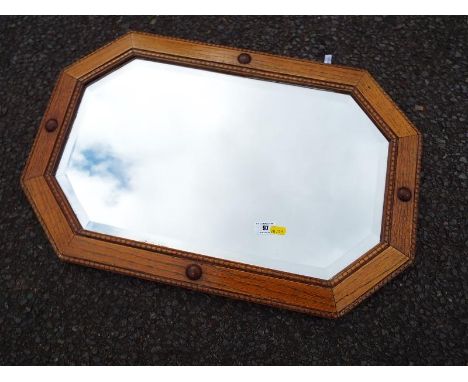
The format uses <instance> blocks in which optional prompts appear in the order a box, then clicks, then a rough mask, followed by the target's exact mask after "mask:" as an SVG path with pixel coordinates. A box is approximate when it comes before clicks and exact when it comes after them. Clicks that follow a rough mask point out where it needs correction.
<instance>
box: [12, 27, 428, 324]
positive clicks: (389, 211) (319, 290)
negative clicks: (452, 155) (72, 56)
mask: <svg viewBox="0 0 468 382" xmlns="http://www.w3.org/2000/svg"><path fill="white" fill-rule="evenodd" d="M241 54H244V55H243V56H242V57H239V55H241ZM134 57H143V58H147V59H151V60H157V61H160V62H168V63H173V64H178V65H185V66H191V67H196V68H203V69H207V70H214V71H218V72H224V73H230V74H236V75H240V76H247V77H253V78H261V79H267V80H273V81H280V82H284V83H290V84H299V85H302V86H309V87H314V88H321V89H329V90H333V91H337V92H342V93H347V94H350V95H352V97H353V98H354V99H355V101H356V102H357V103H358V104H359V105H360V106H361V107H362V109H363V110H364V111H365V112H366V113H367V114H368V116H369V117H370V118H371V119H372V120H373V122H374V123H375V124H376V126H378V128H379V129H380V130H381V132H382V133H383V134H384V135H385V137H386V138H387V139H388V140H389V142H390V145H389V147H390V149H389V159H388V169H387V181H386V196H385V207H384V218H383V222H382V227H383V229H382V235H381V243H380V244H378V245H377V246H376V247H374V248H373V249H372V250H370V251H369V252H368V253H366V254H363V256H361V257H360V258H359V259H358V260H357V261H355V262H354V263H352V264H351V265H350V266H348V267H347V268H346V269H344V270H343V271H341V272H340V273H339V274H338V275H336V276H335V277H334V278H333V279H331V280H326V281H325V280H319V279H314V278H311V277H306V276H300V275H295V274H290V273H286V272H281V271H275V270H270V269H265V268H261V267H256V266H250V265H246V264H240V263H236V262H232V261H225V260H220V259H215V258H211V257H206V256H200V255H196V254H192V253H188V252H183V251H177V250H172V249H169V248H164V247H158V246H155V245H149V244H145V243H140V242H135V241H131V240H126V239H122V238H117V237H112V236H107V235H103V234H98V233H95V232H90V231H86V230H84V229H83V228H82V227H81V226H80V224H79V223H78V220H77V218H76V216H75V215H74V213H73V211H72V209H71V207H70V205H69V203H68V201H67V200H66V198H65V196H64V194H63V192H62V191H61V189H60V187H59V185H58V183H57V180H56V179H55V171H56V168H57V165H58V160H59V157H60V154H61V152H62V149H63V147H64V145H65V142H66V138H67V136H68V132H69V130H70V128H71V125H72V122H73V119H74V116H75V112H76V109H77V106H78V104H79V100H80V97H81V95H82V92H83V89H84V88H85V86H86V85H87V84H88V83H90V82H91V81H94V80H95V79H96V78H99V77H100V76H102V75H103V74H105V73H107V72H108V71H110V70H113V69H115V68H117V67H119V66H120V65H122V64H123V63H125V62H127V61H128V60H131V59H132V58H134ZM245 57H247V59H246V60H244V59H243V58H245ZM247 61H248V62H247ZM421 144H422V143H421V135H420V133H419V132H418V130H417V129H416V128H415V127H414V126H413V125H412V124H411V122H410V121H409V120H408V119H407V118H406V117H405V115H404V114H403V113H402V112H401V111H400V110H399V109H398V107H397V106H396V105H395V104H394V103H393V102H392V100H391V99H390V98H389V96H388V95H387V94H386V93H385V92H384V91H383V90H382V89H381V88H380V86H379V85H378V84H377V82H376V81H375V80H374V79H373V78H372V77H371V76H370V74H369V73H368V72H366V71H365V70H360V69H355V68H348V67H342V66H337V65H324V64H320V63H315V62H310V61H306V60H299V59H292V58H285V57H279V56H273V55H269V54H265V53H258V52H251V51H246V50H240V49H234V48H228V47H221V46H216V45H209V44H201V43H195V42H191V41H184V40H180V39H175V38H168V37H162V36H154V35H149V34H144V33H136V32H131V33H128V34H126V35H124V36H123V37H121V38H119V39H117V40H115V41H113V42H111V43H110V44H108V45H106V46H104V47H102V48H101V49H99V50H97V51H95V52H93V53H91V54H90V55H88V56H86V57H84V58H82V59H81V60H79V61H77V62H76V63H74V64H73V65H71V66H69V67H68V68H66V69H64V70H63V71H62V72H61V74H60V77H59V79H58V82H57V84H56V86H55V89H54V92H53V94H52V96H51V99H50V102H49V105H48V107H47V110H46V112H45V115H44V118H43V120H42V122H41V125H40V128H39V132H38V134H37V137H36V139H35V142H34V145H33V148H32V151H31V154H30V156H29V159H28V162H27V164H26V167H25V169H24V172H23V176H22V179H21V184H22V186H23V189H24V191H25V193H26V195H27V197H28V199H29V201H30V202H31V205H32V206H33V208H34V211H35V212H36V214H37V216H38V218H39V220H40V222H41V224H42V226H43V227H44V230H45V232H46V234H47V236H48V238H49V240H50V242H51V243H52V245H53V247H54V249H55V251H56V253H57V254H58V256H59V258H60V259H62V260H65V261H68V262H72V263H76V264H82V265H87V266H92V267H95V268H99V269H106V270H111V271H115V272H119V273H123V274H127V275H132V276H137V277H141V278H145V279H150V280H156V281H161V282H165V283H169V284H173V285H178V286H183V287H187V288H191V289H196V290H200V291H203V292H209V293H214V294H218V295H222V296H229V297H234V298H238V299H242V300H247V301H254V302H258V303H263V304H268V305H272V306H277V307H284V308H288V309H292V310H296V311H300V312H305V313H310V314H314V315H319V316H324V317H338V316H341V315H343V314H344V313H346V312H347V311H349V310H350V309H351V308H352V307H354V306H355V305H357V304H358V303H359V302H361V301H362V300H363V299H364V298H366V297H367V296H369V295H370V294H371V293H373V292H374V291H376V290H377V289H378V288H379V287H380V286H382V285H383V284H384V283H386V282H387V281H388V280H390V279H391V278H393V277H395V276H396V275H397V274H399V273H400V272H401V271H402V270H403V269H405V268H406V267H407V266H408V265H409V264H410V263H411V262H412V260H413V257H414V251H415V240H416V238H415V237H416V218H417V202H418V188H419V187H418V183H419V182H418V181H419V170H420V156H421ZM193 263H196V264H198V265H199V266H200V267H201V268H202V270H203V273H202V276H201V277H200V278H199V279H198V280H191V279H190V278H189V277H187V275H186V269H187V267H188V266H189V265H191V264H193Z"/></svg>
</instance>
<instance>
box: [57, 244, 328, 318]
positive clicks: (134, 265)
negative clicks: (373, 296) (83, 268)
mask: <svg viewBox="0 0 468 382" xmlns="http://www.w3.org/2000/svg"><path fill="white" fill-rule="evenodd" d="M66 253H67V256H68V257H76V258H78V259H82V260H87V261H89V262H91V263H97V264H101V265H105V266H106V265H107V266H111V267H119V268H122V269H131V270H132V271H133V272H137V273H140V274H142V275H146V276H148V277H153V278H157V279H161V280H164V281H166V282H168V281H170V280H172V283H173V284H181V285H183V286H186V287H192V288H195V289H199V290H206V291H209V290H213V291H214V290H217V291H224V292H227V293H233V294H237V295H239V296H240V297H242V295H247V296H255V297H256V298H257V299H258V300H259V301H260V300H261V301H263V302H264V303H267V302H276V303H281V304H288V305H291V306H292V307H294V306H297V307H302V308H305V309H312V310H320V311H324V312H329V313H332V312H334V310H335V304H334V300H333V296H332V293H331V290H330V289H329V288H324V287H320V286H316V285H309V284H306V283H301V282H294V281H289V280H283V279H279V278H275V277H271V276H268V275H260V274H253V273H250V272H247V271H243V270H238V269H229V268H225V267H222V266H218V265H213V264H210V263H209V262H198V264H199V265H200V266H201V267H202V269H203V275H202V278H201V279H200V280H197V281H191V280H189V279H188V278H187V276H186V274H185V270H186V267H187V266H188V265H190V264H192V263H193V260H190V259H183V258H179V257H174V256H170V255H165V254H161V253H157V252H154V251H148V250H143V249H137V248H132V247H128V246H126V245H122V244H116V243H111V242H107V241H103V240H96V239H92V238H88V237H81V236H74V237H73V240H72V241H71V242H70V243H69V246H68V248H67V250H66ZM91 265H92V264H91Z"/></svg>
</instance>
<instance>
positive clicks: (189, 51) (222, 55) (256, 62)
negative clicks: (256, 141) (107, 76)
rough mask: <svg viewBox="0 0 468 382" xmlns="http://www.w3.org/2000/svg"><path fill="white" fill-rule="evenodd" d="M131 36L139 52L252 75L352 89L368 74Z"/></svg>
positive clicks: (141, 36)
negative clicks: (243, 61) (244, 59)
mask: <svg viewBox="0 0 468 382" xmlns="http://www.w3.org/2000/svg"><path fill="white" fill-rule="evenodd" d="M130 35H131V37H132V40H133V47H134V48H135V49H138V50H142V51H147V52H155V53H158V54H166V55H171V56H175V57H183V58H185V59H195V60H203V61H207V62H208V63H211V64H214V63H216V64H224V65H229V66H234V67H238V68H242V69H243V70H246V71H250V72H252V71H253V70H259V71H262V72H271V73H277V74H287V75H288V76H297V77H303V78H309V79H314V80H317V81H323V82H329V83H336V84H339V85H350V86H355V85H356V84H357V83H358V82H359V81H360V80H361V77H362V75H363V74H364V71H362V70H360V69H355V68H349V67H341V66H337V65H326V64H322V63H318V62H313V61H309V60H300V59H294V58H287V57H280V56H274V55H271V54H266V53H260V52H254V51H250V50H241V49H235V48H229V47H223V46H219V45H213V44H200V43H196V42H193V41H187V40H182V39H176V38H171V37H164V36H155V35H150V34H146V33H138V32H133V33H130ZM243 52H248V53H249V54H250V56H251V57H252V60H251V62H250V63H249V64H248V65H243V64H240V63H239V62H238V60H237V57H238V56H239V54H241V53H243Z"/></svg>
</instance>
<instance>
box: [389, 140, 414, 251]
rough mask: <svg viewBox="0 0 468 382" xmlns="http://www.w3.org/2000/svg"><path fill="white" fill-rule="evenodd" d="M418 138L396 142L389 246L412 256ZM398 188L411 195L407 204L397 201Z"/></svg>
mask: <svg viewBox="0 0 468 382" xmlns="http://www.w3.org/2000/svg"><path fill="white" fill-rule="evenodd" d="M420 150H421V143H420V136H419V135H412V136H409V137H405V138H400V139H399V140H398V158H397V168H396V173H397V177H396V181H395V192H394V193H393V213H392V225H391V227H392V228H391V234H390V244H391V245H392V246H393V247H395V248H397V249H398V250H399V251H401V252H403V253H405V254H407V255H409V256H412V255H413V252H414V241H415V240H416V237H415V235H416V233H415V228H416V212H417V208H416V206H417V200H418V199H417V198H418V173H419V168H418V166H419V158H420ZM400 187H407V188H409V189H410V191H411V193H412V198H411V200H410V201H408V202H404V201H401V200H399V199H398V196H397V193H398V189H399V188H400Z"/></svg>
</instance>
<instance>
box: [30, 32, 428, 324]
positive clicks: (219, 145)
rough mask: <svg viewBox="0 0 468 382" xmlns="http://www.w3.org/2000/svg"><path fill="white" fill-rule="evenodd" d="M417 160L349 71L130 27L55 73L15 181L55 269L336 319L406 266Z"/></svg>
mask: <svg viewBox="0 0 468 382" xmlns="http://www.w3.org/2000/svg"><path fill="white" fill-rule="evenodd" d="M420 151H421V137H420V134H419V133H418V131H417V130H416V129H415V127H414V126H413V125H412V124H411V123H410V122H409V121H408V119H407V118H406V117H405V116H404V115H403V113H402V112H401V111H400V110H399V109H398V108H397V106H396V105H395V104H394V103H393V102H392V101H391V100H390V98H389V97H388V96H387V95H386V94H385V93H384V91H383V90H382V89H381V88H380V87H379V85H378V84H377V83H376V82H375V80H373V78H372V77H371V76H370V74H369V73H367V72H366V71H363V70H360V69H355V68H347V67H341V66H336V65H325V64H319V63H315V62H310V61H306V60H297V59H291V58H285V57H279V56H272V55H267V54H263V53H258V52H250V51H249V52H246V51H242V50H238V49H234V48H227V47H220V46H214V45H206V44H200V43H195V42H190V41H183V40H179V39H173V38H167V37H161V36H153V35H148V34H143V33H135V32H132V33H129V34H127V35H125V36H123V37H121V38H120V39H118V40H115V41H114V42H112V43H111V44H109V45H107V46H105V47H103V48H101V49H100V50H98V51H96V52H94V53H92V54H90V55H89V56H87V57H84V58H83V59H81V60H80V61H78V62H76V63H74V64H72V65H71V66H70V67H68V68H66V69H65V70H64V71H63V72H62V73H61V75H60V77H59V79H58V82H57V84H56V87H55V90H54V92H53V94H52V97H51V100H50V103H49V106H48V108H47V110H46V112H45V116H44V119H43V121H42V123H41V126H40V128H39V133H38V135H37V137H36V141H35V143H34V146H33V149H32V151H31V155H30V158H29V160H28V163H27V165H26V167H25V170H24V173H23V177H22V185H23V188H24V190H25V192H26V194H27V196H28V198H29V200H30V202H31V204H32V206H33V208H34V210H35V211H36V213H37V215H38V217H39V220H40V221H41V223H42V225H43V226H44V229H45V231H46V233H47V235H48V237H49V239H50V241H51V243H52V245H53V247H54V249H55V251H56V252H57V254H58V256H59V257H60V258H61V259H63V260H65V261H69V262H73V263H77V264H83V265H89V266H92V267H96V268H100V269H107V270H112V271H115V272H120V273H124V274H127V275H132V276H137V277H142V278H146V279H150V280H156V281H162V282H166V283H170V284H175V285H179V286H184V287H188V288H193V289H197V290H200V291H204V292H209V293H215V294H219V295H224V296H229V297H235V298H240V299H244V300H248V301H255V302H259V303H264V304H269V305H273V306H277V307H284V308H289V309H292V310H297V311H301V312H306V313H310V314H315V315H321V316H325V317H337V316H340V315H342V314H344V313H345V312H347V311H348V310H349V309H351V308H352V307H353V306H355V305H356V304H358V303H359V302H360V301H362V300H363V299H364V298H365V297H367V296H368V295H370V294H371V293H372V292H373V291H375V290H377V289H378V288H379V287H380V286H381V285H383V284H384V283H385V282H387V281H388V280H389V279H391V278H392V277H394V276H396V275H397V274H398V273H399V272H401V271H402V270H403V269H404V268H405V267H407V266H408V265H409V264H410V263H411V261H412V259H413V256H414V245H415V230H416V208H417V196H418V173H419V158H420Z"/></svg>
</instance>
